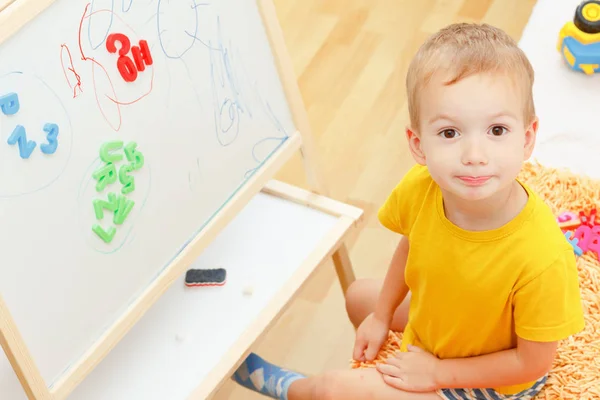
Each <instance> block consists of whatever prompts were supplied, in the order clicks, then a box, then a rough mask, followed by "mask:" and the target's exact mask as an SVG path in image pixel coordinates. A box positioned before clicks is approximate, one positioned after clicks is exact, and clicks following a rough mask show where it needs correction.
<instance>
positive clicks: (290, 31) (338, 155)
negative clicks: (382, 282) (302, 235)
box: [215, 0, 535, 400]
mask: <svg viewBox="0 0 600 400" xmlns="http://www.w3.org/2000/svg"><path fill="white" fill-rule="evenodd" d="M275 5H276V8H277V13H278V17H279V20H280V23H281V26H282V29H283V32H284V36H285V39H286V43H287V46H288V50H289V52H290V54H291V57H292V60H293V63H294V69H295V72H296V75H297V77H298V82H299V86H300V90H301V92H302V96H303V98H304V102H305V105H306V108H307V111H308V114H309V118H310V122H311V127H312V129H313V135H314V140H315V144H316V147H317V150H318V156H319V158H320V162H321V174H322V176H323V177H324V178H325V181H326V183H327V185H328V188H329V190H330V195H331V196H332V197H333V198H335V199H338V200H341V201H345V202H348V203H350V204H353V205H356V206H359V207H361V208H363V209H364V210H365V213H366V215H365V223H364V225H363V228H362V230H361V231H360V233H359V234H358V235H356V237H353V238H351V241H350V243H349V249H350V256H351V259H352V261H353V264H354V269H355V272H356V275H357V277H358V278H364V277H379V278H381V277H383V276H384V274H385V270H386V267H387V265H388V262H389V260H390V259H391V256H392V252H393V249H394V247H395V245H396V242H397V237H395V235H393V234H391V233H389V232H387V231H385V230H384V229H383V228H381V227H380V226H379V225H378V222H377V220H376V211H377V208H378V207H379V205H380V204H381V203H382V201H383V200H384V199H385V198H386V196H387V195H388V193H389V191H390V190H391V189H392V188H393V186H394V185H395V184H396V183H397V182H398V180H399V179H400V178H401V177H402V175H403V174H404V173H405V172H406V170H407V169H408V168H409V167H410V166H411V165H412V163H413V160H412V158H411V157H410V155H409V153H408V150H407V147H406V140H405V136H404V127H405V125H406V123H407V121H408V118H407V115H408V114H407V106H406V101H405V90H404V79H405V74H406V69H407V67H408V64H409V62H410V59H411V56H412V55H413V54H414V52H415V51H416V50H417V48H418V47H419V46H420V44H421V43H422V42H423V40H424V39H425V38H426V37H427V36H428V35H430V34H431V33H433V32H435V31H436V30H438V29H439V28H441V27H443V26H445V25H447V24H449V23H453V22H458V21H474V22H487V23H490V24H494V25H496V26H498V27H500V28H502V29H504V30H506V31H507V32H508V33H509V34H510V35H511V36H513V37H514V38H515V39H516V40H518V39H519V38H520V35H521V33H522V30H523V28H524V27H525V25H526V23H527V21H528V19H529V16H530V14H531V11H532V9H533V7H534V5H535V0H422V1H421V0H418V1H417V0H275ZM277 177H278V178H279V179H282V180H285V181H287V182H290V183H294V184H297V185H300V186H305V185H306V182H305V179H304V172H303V169H302V164H301V162H300V160H299V158H295V159H293V160H292V161H291V162H290V163H289V164H288V165H287V166H286V168H285V169H284V170H283V171H282V172H281V173H280V174H279V175H278V176H277ZM353 340H354V330H353V328H352V326H351V325H350V323H349V322H348V320H347V317H346V314H345V309H344V299H343V296H342V292H341V289H340V287H339V284H338V282H337V280H336V277H335V273H334V269H333V265H329V266H325V268H321V272H320V273H318V274H316V275H315V276H314V277H313V278H312V279H311V281H309V282H308V283H307V285H306V286H305V288H304V290H303V291H302V293H301V294H300V295H299V296H298V297H297V299H296V300H295V301H294V303H293V304H292V305H291V306H290V308H289V309H288V311H287V312H286V313H285V314H284V315H283V317H282V318H281V319H280V320H279V321H278V322H277V323H276V324H275V326H274V327H273V329H272V330H271V331H270V332H269V334H268V335H266V336H265V337H264V339H263V340H262V341H261V343H259V344H258V345H257V346H256V347H255V348H254V349H253V350H254V351H257V352H258V353H259V354H260V355H261V356H263V357H265V358H267V359H269V360H270V361H273V362H275V363H277V364H279V365H282V366H285V367H286V368H289V369H295V370H300V371H302V372H304V373H307V374H313V373H319V372H321V371H324V370H328V369H334V368H348V361H349V359H350V356H351V351H352V346H353ZM262 398H263V397H261V396H258V395H256V394H254V393H251V392H249V391H248V390H245V389H242V388H240V387H238V386H237V385H235V384H234V383H231V382H229V383H227V384H226V385H225V386H224V387H223V388H222V389H221V390H220V391H219V393H218V394H217V395H216V396H215V399H217V400H224V399H233V400H253V399H256V400H258V399H262Z"/></svg>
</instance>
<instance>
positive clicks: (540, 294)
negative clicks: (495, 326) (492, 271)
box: [513, 250, 585, 342]
mask: <svg viewBox="0 0 600 400" xmlns="http://www.w3.org/2000/svg"><path fill="white" fill-rule="evenodd" d="M513 305H514V319H515V331H516V334H517V335H518V336H519V337H521V338H523V339H525V340H531V341H537V342H553V341H558V340H562V339H565V338H567V337H569V336H571V335H574V334H576V333H578V332H580V331H581V330H582V329H583V328H584V326H585V321H584V318H583V306H582V304H581V292H580V289H579V279H578V275H577V265H576V261H575V256H574V254H573V251H572V250H571V251H566V252H562V253H561V254H560V255H559V257H558V258H557V259H556V260H555V261H554V262H553V263H552V264H551V265H550V266H549V267H548V268H546V269H545V270H544V271H543V272H542V273H541V274H539V275H538V276H537V277H535V278H533V279H532V280H531V281H529V282H527V283H526V284H525V285H524V286H523V287H521V288H519V289H517V291H516V292H515V295H514V304H513Z"/></svg>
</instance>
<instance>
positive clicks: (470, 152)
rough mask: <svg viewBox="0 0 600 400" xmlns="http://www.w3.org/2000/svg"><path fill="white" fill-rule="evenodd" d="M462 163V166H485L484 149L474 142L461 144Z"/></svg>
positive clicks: (486, 160)
mask: <svg viewBox="0 0 600 400" xmlns="http://www.w3.org/2000/svg"><path fill="white" fill-rule="evenodd" d="M463 144H464V147H463V152H462V160H461V161H462V163H463V164H464V165H486V164H487V163H488V158H487V156H486V155H485V153H486V152H485V149H483V147H482V146H480V145H479V143H477V141H476V140H469V141H465V142H463Z"/></svg>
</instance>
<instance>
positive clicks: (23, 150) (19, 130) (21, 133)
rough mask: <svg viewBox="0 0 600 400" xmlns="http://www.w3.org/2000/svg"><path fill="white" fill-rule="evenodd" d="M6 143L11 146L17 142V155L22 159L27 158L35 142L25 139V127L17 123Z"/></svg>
mask: <svg viewBox="0 0 600 400" xmlns="http://www.w3.org/2000/svg"><path fill="white" fill-rule="evenodd" d="M6 143H8V144H10V145H11V146H13V145H15V144H17V143H19V155H20V156H21V158H22V159H27V158H29V156H31V153H32V152H33V149H35V146H36V143H35V142H34V141H33V140H27V132H25V128H24V127H23V126H22V125H17V126H16V127H15V129H14V130H13V132H12V134H11V135H10V136H9V137H8V140H7V141H6Z"/></svg>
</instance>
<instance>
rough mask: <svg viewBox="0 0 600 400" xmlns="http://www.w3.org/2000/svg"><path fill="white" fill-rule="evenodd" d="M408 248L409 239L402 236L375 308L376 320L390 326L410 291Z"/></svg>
mask: <svg viewBox="0 0 600 400" xmlns="http://www.w3.org/2000/svg"><path fill="white" fill-rule="evenodd" d="M408 248H409V243H408V239H407V238H406V237H405V236H402V237H401V238H400V243H398V246H397V247H396V251H395V252H394V256H393V257H392V261H391V262H390V266H389V267H388V271H387V273H386V275H385V280H384V281H383V288H382V289H381V292H380V293H379V298H378V300H377V304H376V306H375V318H377V319H379V320H380V321H383V322H385V323H387V324H388V325H389V324H390V323H391V322H392V318H393V316H394V312H395V311H396V308H398V306H399V305H400V303H402V300H404V298H405V297H406V295H407V294H408V291H409V288H408V286H407V285H406V282H405V281H404V268H405V267H406V260H407V258H408Z"/></svg>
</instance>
